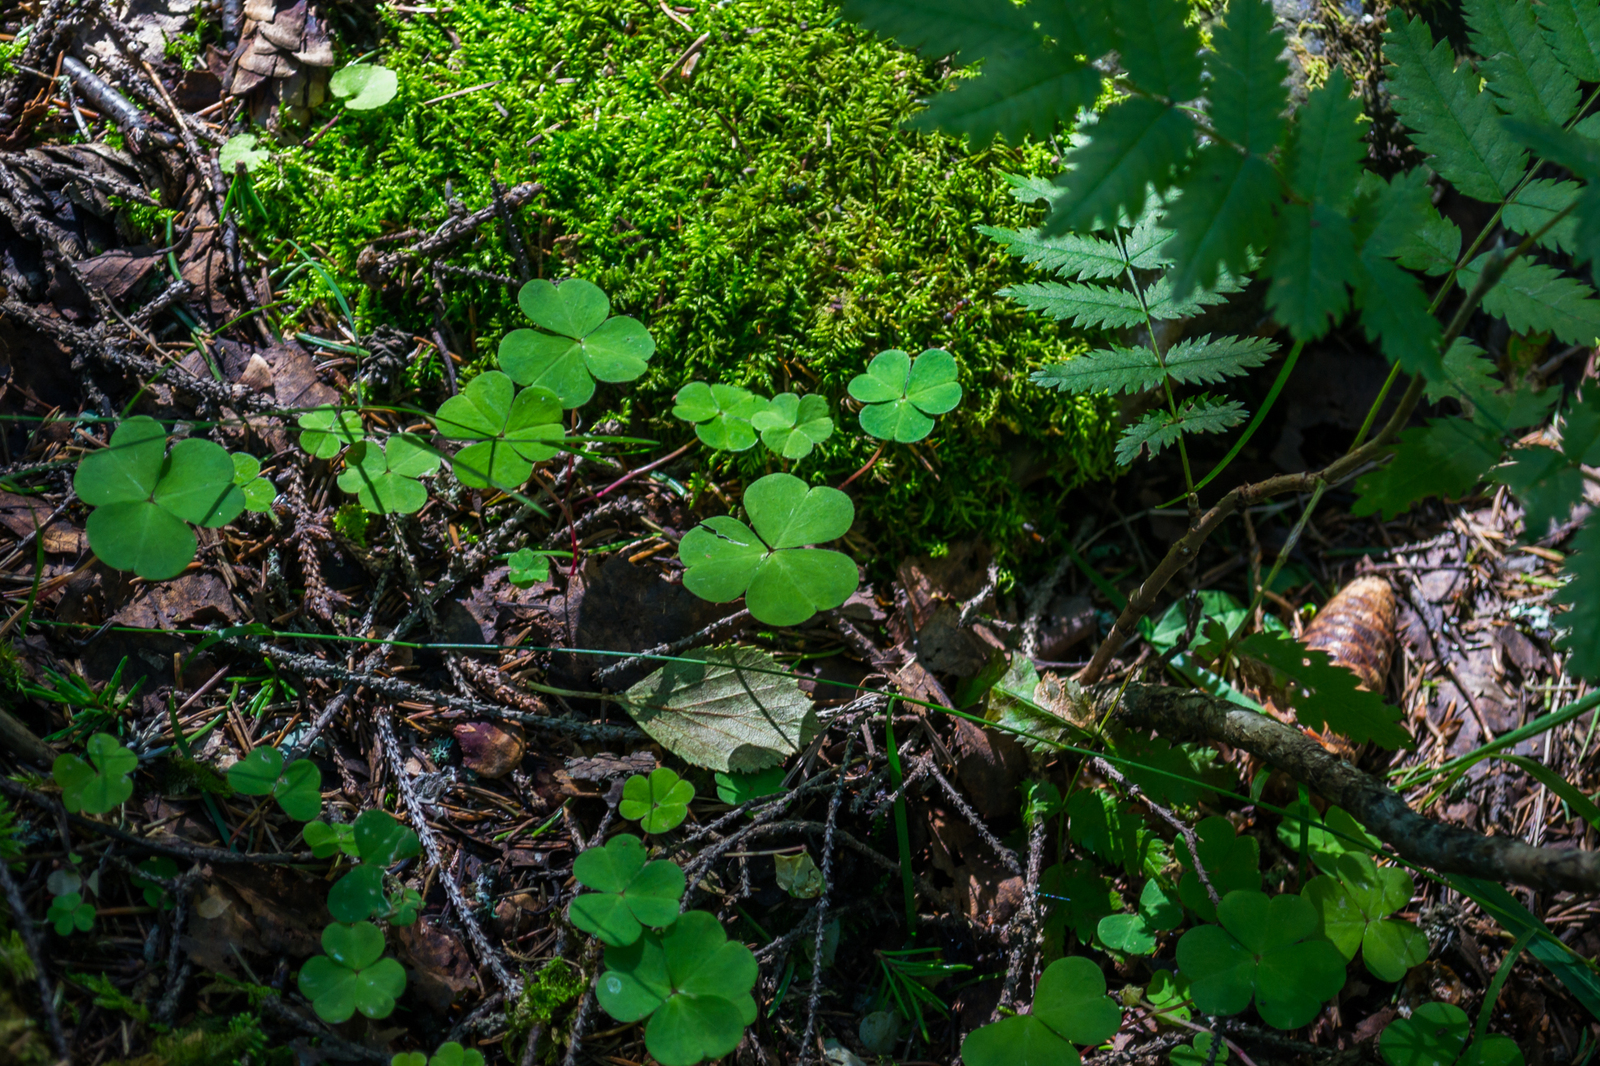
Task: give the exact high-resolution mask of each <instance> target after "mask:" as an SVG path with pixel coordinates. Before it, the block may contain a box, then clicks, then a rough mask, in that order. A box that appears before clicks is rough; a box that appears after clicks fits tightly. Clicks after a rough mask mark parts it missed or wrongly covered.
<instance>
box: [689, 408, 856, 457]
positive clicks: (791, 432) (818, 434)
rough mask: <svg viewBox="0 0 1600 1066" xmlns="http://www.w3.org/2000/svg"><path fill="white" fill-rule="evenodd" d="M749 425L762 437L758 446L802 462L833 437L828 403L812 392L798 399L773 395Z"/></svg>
mask: <svg viewBox="0 0 1600 1066" xmlns="http://www.w3.org/2000/svg"><path fill="white" fill-rule="evenodd" d="M750 426H751V428H752V429H754V430H755V431H756V432H758V433H760V434H761V443H762V444H765V445H766V446H767V449H768V450H769V451H773V452H776V453H778V454H779V455H781V456H783V457H784V458H785V459H804V458H805V457H806V456H808V455H810V454H811V450H812V449H813V448H815V447H816V446H817V445H819V444H821V443H822V442H823V441H825V440H827V439H828V438H829V437H831V436H833V418H832V417H831V416H830V415H829V414H828V401H827V399H825V398H824V397H821V396H818V395H816V394H814V393H807V394H806V395H805V396H797V395H796V394H794V393H792V392H785V393H781V394H779V395H777V396H774V397H773V398H772V401H771V402H770V403H768V404H767V408H766V410H764V411H757V412H756V414H755V415H754V416H753V417H752V418H751V419H750ZM702 439H703V438H702Z"/></svg>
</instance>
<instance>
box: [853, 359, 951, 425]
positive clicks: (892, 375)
mask: <svg viewBox="0 0 1600 1066" xmlns="http://www.w3.org/2000/svg"><path fill="white" fill-rule="evenodd" d="M957 376H958V371H957V368H956V360H955V356H953V355H951V354H950V353H949V352H947V351H945V350H944V349H942V348H929V349H928V350H927V351H925V352H923V353H922V354H921V355H919V356H917V357H916V358H915V359H913V358H911V356H909V355H907V354H906V353H905V352H902V351H900V350H899V349H897V348H891V349H889V350H888V351H885V352H879V353H878V354H877V355H875V356H873V357H872V362H870V363H868V364H867V372H866V373H865V374H857V375H856V376H855V377H854V378H853V379H851V381H850V395H851V396H853V397H855V398H856V399H857V400H858V401H860V402H861V403H863V404H865V405H866V406H864V407H862V408H861V428H862V429H864V430H866V431H867V432H868V433H870V434H872V435H873V436H874V437H877V438H878V439H879V440H888V441H896V442H898V443H900V444H910V443H912V442H913V441H919V440H921V439H922V438H923V437H926V436H927V435H928V434H929V433H931V432H933V417H932V416H933V415H942V414H945V413H947V412H949V411H952V410H954V409H955V406H956V404H958V403H960V402H961V385H960V383H959V382H958V381H957V380H956V378H957Z"/></svg>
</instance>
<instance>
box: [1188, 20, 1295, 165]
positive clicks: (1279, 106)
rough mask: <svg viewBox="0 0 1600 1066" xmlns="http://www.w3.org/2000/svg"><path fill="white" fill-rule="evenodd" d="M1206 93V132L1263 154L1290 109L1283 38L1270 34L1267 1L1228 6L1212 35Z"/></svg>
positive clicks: (1270, 148) (1274, 139) (1268, 149)
mask: <svg viewBox="0 0 1600 1066" xmlns="http://www.w3.org/2000/svg"><path fill="white" fill-rule="evenodd" d="M1211 48H1212V51H1211V55H1210V57H1209V59H1208V60H1207V62H1206V69H1207V72H1208V73H1209V74H1210V75H1211V84H1210V86H1209V87H1208V91H1207V93H1206V96H1207V98H1208V99H1209V100H1210V103H1211V106H1210V109H1209V112H1208V113H1209V115H1210V117H1211V126H1212V128H1213V129H1215V130H1216V131H1217V133H1219V134H1221V135H1222V136H1223V137H1226V138H1227V139H1228V140H1230V141H1232V142H1233V143H1234V144H1236V145H1238V146H1239V147H1240V148H1243V149H1244V150H1245V151H1247V152H1252V153H1256V154H1262V155H1264V154H1266V153H1267V152H1270V151H1271V150H1272V149H1273V147H1274V146H1275V145H1276V144H1277V143H1278V137H1279V136H1280V135H1281V134H1282V133H1283V112H1284V109H1285V108H1287V107H1288V106H1289V92H1288V89H1287V88H1286V87H1285V86H1284V79H1285V78H1287V77H1288V76H1289V65H1288V64H1287V63H1285V62H1284V61H1283V58H1282V55H1283V34H1282V33H1281V32H1279V31H1278V30H1276V29H1274V28H1273V16H1272V5H1271V4H1270V3H1268V0H1233V2H1232V3H1230V4H1229V5H1228V14H1227V17H1226V19H1225V21H1224V22H1223V24H1222V25H1221V26H1220V27H1218V28H1217V29H1216V30H1215V31H1214V32H1213V33H1212V35H1211Z"/></svg>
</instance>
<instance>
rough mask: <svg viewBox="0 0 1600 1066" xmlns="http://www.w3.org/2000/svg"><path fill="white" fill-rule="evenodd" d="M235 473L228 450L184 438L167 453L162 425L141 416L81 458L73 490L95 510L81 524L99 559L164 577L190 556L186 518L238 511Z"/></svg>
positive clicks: (208, 521)
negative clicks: (104, 444) (103, 445)
mask: <svg viewBox="0 0 1600 1066" xmlns="http://www.w3.org/2000/svg"><path fill="white" fill-rule="evenodd" d="M233 478H234V467H233V459H232V458H231V457H230V456H229V455H228V451H227V449H226V448H223V447H222V446H221V445H220V444H213V443H212V442H211V441H208V440H200V439H198V438H190V439H186V440H180V441H178V442H177V443H176V444H174V445H173V446H172V450H171V452H168V451H167V433H166V430H165V429H163V428H162V427H161V423H159V422H157V421H156V420H155V419H153V418H149V417H147V416H145V415H139V416H137V417H134V418H130V419H128V420H127V421H126V422H124V423H122V425H120V426H118V427H117V430H116V432H115V433H113V434H112V435H111V441H110V443H109V444H108V445H107V446H106V447H105V448H102V449H101V450H100V451H97V452H91V453H90V454H88V455H86V456H84V457H83V459H82V460H80V461H79V463H78V469H77V472H76V473H74V474H73V477H72V487H73V489H74V491H76V492H77V494H78V498H79V499H81V500H82V501H83V502H84V503H86V504H88V505H89V506H91V507H93V508H94V510H93V511H92V512H90V514H89V520H88V522H87V523H85V526H84V528H85V531H86V532H87V533H88V535H89V546H90V547H91V548H93V549H94V553H95V554H96V555H97V556H99V557H100V560H101V561H102V562H104V563H105V564H106V565H107V566H110V567H113V568H115V569H117V570H132V571H133V572H134V573H136V574H138V575H139V576H140V577H143V578H148V579H150V580H152V581H162V580H165V579H167V578H169V577H176V576H177V575H179V574H181V573H182V572H183V569H184V567H186V566H188V565H189V561H190V560H191V559H193V558H194V552H195V548H196V546H197V544H198V542H197V541H196V540H195V535H194V532H193V531H192V530H191V529H190V528H189V524H190V523H193V524H194V525H198V526H206V527H208V528H214V527H216V526H223V525H227V524H228V523H229V522H231V521H233V520H234V519H235V518H237V517H239V513H240V512H241V511H243V510H244V507H245V497H244V493H243V492H241V491H240V489H239V487H238V486H237V485H235V484H234V480H233Z"/></svg>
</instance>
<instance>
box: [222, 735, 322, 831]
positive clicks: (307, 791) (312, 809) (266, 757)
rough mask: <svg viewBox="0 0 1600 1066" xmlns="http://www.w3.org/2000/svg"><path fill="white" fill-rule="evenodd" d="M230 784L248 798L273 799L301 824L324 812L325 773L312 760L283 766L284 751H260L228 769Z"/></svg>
mask: <svg viewBox="0 0 1600 1066" xmlns="http://www.w3.org/2000/svg"><path fill="white" fill-rule="evenodd" d="M228 784H229V785H232V786H233V790H234V791H235V792H239V793H242V794H244V795H246V796H271V797H272V798H273V799H276V800H277V801H278V806H279V807H282V808H283V813H284V814H287V815H288V816H289V817H290V818H293V819H294V820H295V821H297V822H309V821H310V820H311V819H313V818H315V817H316V816H317V815H318V814H320V813H322V771H321V770H318V769H317V764H316V763H314V762H312V761H311V760H310V759H296V760H295V761H294V762H292V763H290V764H289V765H288V766H285V765H284V764H283V752H281V751H279V750H278V749H277V748H274V747H270V746H268V747H260V748H256V749H255V750H254V751H252V752H250V754H248V755H246V756H245V757H244V758H242V759H240V760H239V761H238V762H236V763H234V764H233V765H232V766H230V767H228Z"/></svg>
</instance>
